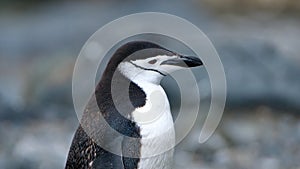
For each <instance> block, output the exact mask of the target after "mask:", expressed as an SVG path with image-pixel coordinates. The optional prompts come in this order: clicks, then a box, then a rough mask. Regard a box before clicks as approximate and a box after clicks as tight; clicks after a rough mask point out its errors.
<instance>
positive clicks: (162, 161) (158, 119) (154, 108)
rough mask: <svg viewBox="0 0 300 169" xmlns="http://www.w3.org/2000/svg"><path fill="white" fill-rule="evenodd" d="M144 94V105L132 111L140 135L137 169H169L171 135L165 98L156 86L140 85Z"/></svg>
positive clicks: (172, 145)
mask: <svg viewBox="0 0 300 169" xmlns="http://www.w3.org/2000/svg"><path fill="white" fill-rule="evenodd" d="M140 87H142V88H143V90H144V92H145V93H146V95H147V101H146V104H145V106H143V107H141V108H138V109H136V110H135V111H134V112H133V119H134V121H136V123H137V124H138V126H139V127H140V130H141V131H140V132H141V136H142V139H141V144H142V147H141V160H140V162H139V169H152V168H153V169H170V168H172V159H173V147H174V144H175V132H174V124H173V119H172V115H171V112H170V106H169V101H168V98H167V96H166V94H165V92H164V90H163V88H162V87H161V86H160V85H155V84H143V85H140Z"/></svg>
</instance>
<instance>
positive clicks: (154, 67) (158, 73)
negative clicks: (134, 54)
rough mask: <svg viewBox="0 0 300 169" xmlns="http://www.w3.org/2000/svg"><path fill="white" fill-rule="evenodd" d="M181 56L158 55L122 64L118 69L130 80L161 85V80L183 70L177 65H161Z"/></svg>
mask: <svg viewBox="0 0 300 169" xmlns="http://www.w3.org/2000/svg"><path fill="white" fill-rule="evenodd" d="M178 57H179V56H177V55H174V56H167V55H158V56H154V57H150V58H147V59H138V60H130V61H126V62H121V63H120V64H119V66H118V69H119V70H120V71H121V72H122V74H124V75H125V76H126V77H128V78H129V79H130V80H132V81H134V82H136V83H138V82H149V83H155V84H159V83H160V81H161V79H162V78H163V77H164V76H166V75H167V74H169V73H172V72H174V71H177V70H180V69H183V67H180V66H176V65H167V64H161V63H162V62H164V61H167V60H170V59H176V58H178Z"/></svg>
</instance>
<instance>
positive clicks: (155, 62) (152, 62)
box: [131, 55, 182, 74]
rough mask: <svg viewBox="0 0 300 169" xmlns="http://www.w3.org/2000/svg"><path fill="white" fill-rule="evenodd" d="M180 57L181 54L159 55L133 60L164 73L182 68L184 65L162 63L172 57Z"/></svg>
mask: <svg viewBox="0 0 300 169" xmlns="http://www.w3.org/2000/svg"><path fill="white" fill-rule="evenodd" d="M178 57H179V56H177V55H174V56H167V55H158V56H154V57H151V58H147V59H139V60H134V61H131V62H132V63H134V64H136V65H138V66H140V67H143V68H146V69H153V70H157V71H159V72H161V73H163V74H169V73H172V72H174V71H176V70H180V69H182V67H180V66H176V65H165V64H163V65H162V64H161V63H162V62H164V61H167V60H170V59H176V58H178Z"/></svg>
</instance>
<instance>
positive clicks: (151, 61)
mask: <svg viewBox="0 0 300 169" xmlns="http://www.w3.org/2000/svg"><path fill="white" fill-rule="evenodd" d="M156 62H157V60H156V59H153V60H150V61H149V62H148V63H149V64H152V65H153V64H154V63H156Z"/></svg>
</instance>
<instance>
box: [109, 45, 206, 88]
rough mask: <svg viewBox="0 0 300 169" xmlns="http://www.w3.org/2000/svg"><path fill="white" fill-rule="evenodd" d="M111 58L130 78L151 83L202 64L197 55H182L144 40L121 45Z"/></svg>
mask: <svg viewBox="0 0 300 169" xmlns="http://www.w3.org/2000/svg"><path fill="white" fill-rule="evenodd" d="M111 60H114V64H116V62H118V63H117V69H118V70H119V71H120V72H121V73H122V74H124V75H125V76H127V77H128V78H129V79H130V80H133V79H137V80H139V81H146V82H151V83H159V82H160V80H161V79H162V78H163V77H164V76H166V75H168V74H170V73H172V72H174V71H177V70H180V69H184V68H189V67H196V66H201V65H203V63H202V61H201V60H200V59H199V58H198V57H193V56H184V55H181V54H178V53H176V52H173V51H170V50H168V49H165V48H163V47H161V46H159V45H157V44H154V43H151V42H145V41H134V42H129V43H127V44H125V45H123V46H121V47H120V48H119V49H118V50H117V51H116V53H115V54H114V56H113V57H112V59H111Z"/></svg>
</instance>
